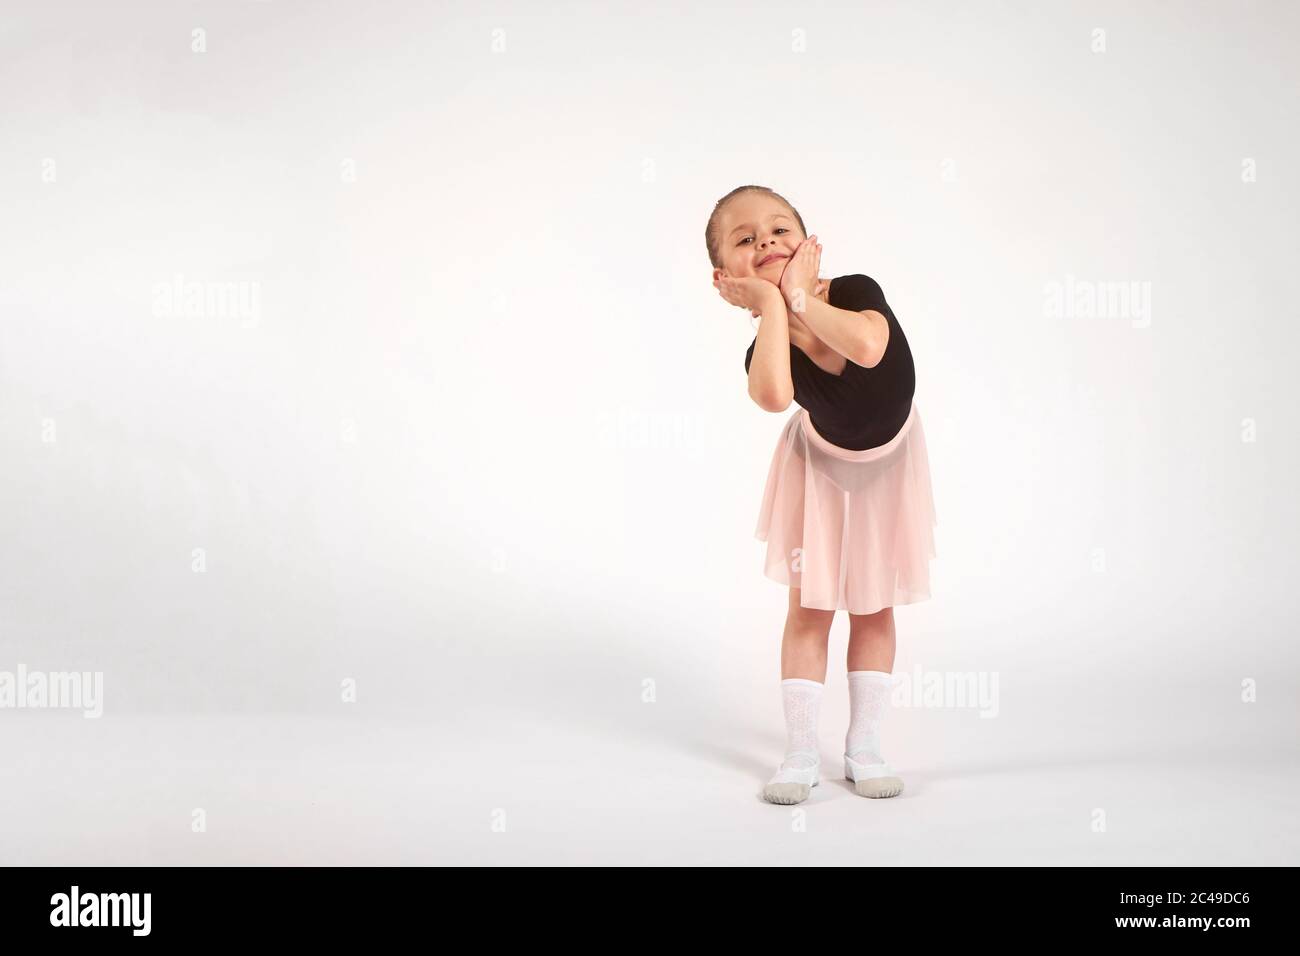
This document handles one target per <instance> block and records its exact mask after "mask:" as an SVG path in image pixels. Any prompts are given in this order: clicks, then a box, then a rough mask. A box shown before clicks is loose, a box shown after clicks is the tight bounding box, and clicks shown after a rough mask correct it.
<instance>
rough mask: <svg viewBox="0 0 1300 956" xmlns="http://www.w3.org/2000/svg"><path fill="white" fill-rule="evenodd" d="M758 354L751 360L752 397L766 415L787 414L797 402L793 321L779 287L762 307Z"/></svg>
mask: <svg viewBox="0 0 1300 956" xmlns="http://www.w3.org/2000/svg"><path fill="white" fill-rule="evenodd" d="M759 314H760V315H762V316H763V321H762V322H761V323H759V326H758V338H757V339H756V340H755V343H754V354H753V355H752V356H751V357H750V360H749V397H750V398H752V399H753V400H754V403H755V404H756V405H758V407H759V408H761V409H763V411H765V412H783V411H785V410H786V409H787V408H789V407H790V403H791V402H792V401H794V382H793V381H792V380H791V378H790V317H789V315H788V314H787V313H786V310H785V299H784V297H783V296H782V295H781V290H780V289H778V288H777V287H776V286H775V285H774V286H772V290H771V291H770V292H769V293H767V294H766V295H765V296H764V297H763V301H762V302H761V303H760V306H759Z"/></svg>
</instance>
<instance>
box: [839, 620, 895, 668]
mask: <svg viewBox="0 0 1300 956" xmlns="http://www.w3.org/2000/svg"><path fill="white" fill-rule="evenodd" d="M895 636H896V632H895V630H894V609H893V608H892V607H886V608H881V609H880V610H879V611H877V612H876V613H875V614H850V615H849V662H848V663H849V666H848V669H849V670H851V671H884V672H885V673H886V674H892V673H893V672H894V649H895V647H896V641H895Z"/></svg>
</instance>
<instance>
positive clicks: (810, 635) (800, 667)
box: [781, 588, 835, 684]
mask: <svg viewBox="0 0 1300 956" xmlns="http://www.w3.org/2000/svg"><path fill="white" fill-rule="evenodd" d="M834 620H835V612H834V611H823V610H822V609H821V608H811V607H803V606H801V605H800V604H799V589H798V588H791V589H790V608H789V610H788V611H787V612H786V616H785V633H784V634H783V635H782V636H781V679H782V680H785V679H787V678H790V677H802V678H804V679H806V680H815V681H819V682H820V683H823V684H824V683H826V645H827V643H828V642H829V639H830V635H831V624H832V622H834Z"/></svg>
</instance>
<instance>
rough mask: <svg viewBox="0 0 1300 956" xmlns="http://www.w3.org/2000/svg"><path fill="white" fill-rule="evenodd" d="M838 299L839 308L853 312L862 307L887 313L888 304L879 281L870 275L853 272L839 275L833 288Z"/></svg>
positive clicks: (858, 310)
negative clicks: (838, 279)
mask: <svg viewBox="0 0 1300 956" xmlns="http://www.w3.org/2000/svg"><path fill="white" fill-rule="evenodd" d="M835 291H836V293H838V294H837V296H836V298H837V299H838V302H837V303H836V304H837V306H838V307H839V308H841V309H849V310H850V311H853V312H861V311H862V310H863V309H871V310H872V311H873V312H880V313H882V314H883V315H888V314H889V304H888V303H887V302H885V292H884V290H883V289H881V288H880V283H878V282H877V281H876V280H875V279H873V278H871V276H867V275H862V273H860V272H859V273H855V274H853V275H847V276H843V277H841V279H840V281H839V282H838V283H836V289H835Z"/></svg>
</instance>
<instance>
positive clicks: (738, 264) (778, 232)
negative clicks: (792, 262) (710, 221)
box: [713, 192, 807, 283]
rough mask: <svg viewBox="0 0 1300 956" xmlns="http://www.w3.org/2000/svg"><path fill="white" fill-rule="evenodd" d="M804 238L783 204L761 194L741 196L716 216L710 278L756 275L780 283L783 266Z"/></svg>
mask: <svg viewBox="0 0 1300 956" xmlns="http://www.w3.org/2000/svg"><path fill="white" fill-rule="evenodd" d="M806 238H807V237H806V236H805V235H804V234H803V231H802V230H801V229H800V228H799V221H798V220H797V219H795V218H794V216H793V215H791V214H790V210H789V209H788V208H787V207H786V206H785V204H784V203H782V202H780V201H778V200H776V199H773V198H772V197H771V196H768V195H766V194H765V193H756V192H749V193H741V194H740V195H739V196H736V197H735V198H734V199H732V200H731V201H730V202H728V203H727V205H726V206H725V207H724V208H723V210H722V215H721V216H719V217H718V255H719V258H721V260H722V268H721V269H714V270H713V276H714V278H715V279H716V278H718V277H719V276H724V275H726V276H732V277H733V278H743V277H745V276H758V277H759V278H761V279H767V280H768V281H769V282H773V283H778V282H780V281H781V273H782V272H784V271H785V264H786V262H787V261H788V260H789V258H790V256H791V255H793V254H794V251H795V249H796V248H798V246H799V243H801V242H802V241H803V240H804V239H806Z"/></svg>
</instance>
